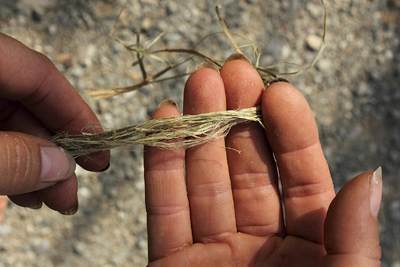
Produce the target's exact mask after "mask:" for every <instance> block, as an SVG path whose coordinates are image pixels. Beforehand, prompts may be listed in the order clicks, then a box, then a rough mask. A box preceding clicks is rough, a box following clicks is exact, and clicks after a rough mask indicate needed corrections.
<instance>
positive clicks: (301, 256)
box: [144, 55, 378, 266]
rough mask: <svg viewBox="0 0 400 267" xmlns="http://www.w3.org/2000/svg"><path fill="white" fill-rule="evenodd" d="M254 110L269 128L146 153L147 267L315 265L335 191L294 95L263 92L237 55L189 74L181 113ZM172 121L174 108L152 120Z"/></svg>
mask: <svg viewBox="0 0 400 267" xmlns="http://www.w3.org/2000/svg"><path fill="white" fill-rule="evenodd" d="M242 59H243V58H242ZM257 105H261V106H262V112H263V122H264V124H265V126H266V130H264V129H262V128H261V127H260V126H259V125H257V124H255V123H248V124H244V125H239V126H236V127H234V128H233V129H232V130H231V132H230V133H229V135H228V136H227V137H226V138H220V139H218V140H215V141H213V142H212V143H207V144H203V145H200V146H197V147H194V148H190V149H188V150H186V151H185V150H184V149H183V148H177V149H174V150H160V149H158V148H150V147H146V148H145V155H144V159H145V184H146V208H147V213H148V217H147V218H148V238H149V266H319V265H320V264H321V262H322V261H323V258H324V256H325V255H326V254H327V248H326V246H325V245H324V222H325V219H326V215H327V211H328V208H329V205H330V204H331V202H332V200H333V199H334V197H335V192H334V188H333V183H332V179H331V176H330V172H329V168H328V165H327V163H326V160H325V157H324V155H323V152H322V149H321V146H320V142H319V137H318V130H317V126H316V123H315V120H314V117H313V115H312V112H311V110H310V108H309V106H308V104H307V102H306V100H305V99H304V97H303V96H302V95H301V93H300V92H299V91H297V89H295V88H294V87H293V86H291V85H290V84H288V83H284V82H277V83H274V84H272V85H271V86H269V87H268V88H267V89H265V90H264V85H263V82H262V80H261V78H260V77H259V75H258V73H257V71H256V70H255V69H254V68H253V67H252V66H251V64H249V62H247V61H246V59H243V60H241V59H240V56H239V59H238V56H237V55H235V56H233V57H230V58H228V59H227V61H226V62H225V64H224V66H223V67H222V68H221V70H220V73H218V72H217V71H215V70H213V69H211V68H201V69H199V70H197V71H196V72H194V73H193V74H192V75H191V77H190V78H189V80H188V82H187V84H186V87H185V94H184V108H183V110H184V111H183V113H184V114H185V115H186V114H201V113H207V112H213V111H222V110H226V109H240V108H248V107H253V106H257ZM179 115H180V114H179V111H178V110H177V109H176V108H175V107H173V106H171V105H160V107H159V108H158V109H157V111H156V112H155V113H154V115H153V118H163V117H173V116H174V117H176V116H179ZM224 147H228V148H234V150H233V149H225V148H224ZM237 150H239V151H240V153H238V152H237ZM274 157H275V159H274ZM275 160H276V163H275ZM277 167H278V169H279V175H280V179H281V184H282V196H280V193H279V190H278V175H277ZM185 172H186V180H185ZM364 176H365V177H362V180H366V179H368V177H367V176H371V173H366V174H365V175H364ZM359 180H360V179H359ZM282 201H283V202H284V205H285V208H284V209H285V211H284V212H285V220H286V224H284V220H283V207H282V205H281V202H282ZM370 217H372V216H370ZM332 244H334V245H333V247H334V246H336V243H334V242H333V243H332ZM376 257H378V256H376Z"/></svg>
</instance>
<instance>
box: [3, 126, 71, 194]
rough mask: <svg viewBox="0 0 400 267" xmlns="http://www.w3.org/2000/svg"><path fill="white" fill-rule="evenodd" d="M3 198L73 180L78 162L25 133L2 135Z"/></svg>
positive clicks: (49, 143) (66, 153)
mask: <svg viewBox="0 0 400 267" xmlns="http://www.w3.org/2000/svg"><path fill="white" fill-rule="evenodd" d="M0 151H1V153H0V195H18V194H24V193H28V192H33V191H36V190H40V189H43V188H46V187H50V186H52V185H54V184H55V183H56V182H58V181H62V180H65V179H67V178H69V177H71V176H72V175H73V173H74V170H75V166H76V165H75V161H74V159H73V157H72V156H71V155H70V154H69V153H68V152H66V151H64V150H62V149H60V148H58V147H56V146H55V145H54V144H53V143H51V142H49V141H47V140H44V139H41V138H38V137H35V136H30V135H27V134H23V133H18V132H0Z"/></svg>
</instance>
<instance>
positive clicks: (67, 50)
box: [0, 0, 400, 267]
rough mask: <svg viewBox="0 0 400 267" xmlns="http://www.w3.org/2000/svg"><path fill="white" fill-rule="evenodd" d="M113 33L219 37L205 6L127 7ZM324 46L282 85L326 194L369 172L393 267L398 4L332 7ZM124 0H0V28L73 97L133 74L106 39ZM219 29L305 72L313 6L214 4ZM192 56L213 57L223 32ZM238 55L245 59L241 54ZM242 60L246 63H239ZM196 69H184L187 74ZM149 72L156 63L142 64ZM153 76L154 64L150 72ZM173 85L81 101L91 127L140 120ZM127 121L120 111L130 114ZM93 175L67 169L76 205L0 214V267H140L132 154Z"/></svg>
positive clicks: (138, 175) (316, 9)
mask: <svg viewBox="0 0 400 267" xmlns="http://www.w3.org/2000/svg"><path fill="white" fill-rule="evenodd" d="M127 2H128V4H127V6H126V8H125V9H124V12H123V13H122V14H121V17H120V21H119V24H118V26H117V28H116V31H115V33H114V37H118V38H121V39H122V40H124V41H126V42H128V43H132V44H133V43H135V40H136V36H135V31H136V29H140V30H141V33H142V34H141V38H142V40H143V42H144V43H149V41H150V40H152V39H153V38H154V37H156V36H157V35H158V34H160V33H161V32H163V31H164V30H167V33H166V34H165V35H164V37H163V38H162V40H160V41H159V42H158V45H160V47H179V48H182V47H185V48H190V47H191V46H193V45H194V44H195V43H197V41H199V40H200V39H201V38H202V37H204V36H206V35H207V34H209V33H212V32H218V31H220V30H221V28H220V26H219V24H218V21H217V17H216V15H215V11H214V8H215V4H214V3H213V2H212V1H207V0H196V1H192V0H185V1H183V0H176V1H156V0H147V1H141V0H137V1H135V0H128V1H127ZM327 2H328V3H326V6H327V8H328V12H329V14H328V37H327V40H328V46H327V48H326V50H325V51H324V53H323V55H322V57H321V58H320V60H319V61H318V63H317V65H316V67H315V68H313V69H311V70H309V71H308V72H306V73H304V74H303V75H301V76H300V77H298V78H297V79H295V80H293V83H294V85H295V86H297V87H298V88H299V89H300V90H301V91H302V92H303V94H304V95H305V96H306V98H307V99H308V101H309V103H310V106H311V108H312V110H313V112H314V114H315V117H316V119H317V123H318V126H319V130H320V135H321V140H322V144H323V147H324V152H325V155H326V157H327V160H328V163H329V165H330V169H331V172H332V176H333V180H334V183H335V187H336V189H337V190H339V189H340V188H341V187H342V186H343V185H344V184H345V183H346V182H347V181H348V180H349V179H350V178H352V177H354V176H355V175H356V174H359V173H361V172H364V171H367V170H374V169H376V168H377V167H378V166H382V168H383V175H384V189H383V190H384V196H383V198H384V199H383V203H382V206H381V212H380V214H379V220H380V237H381V245H382V253H383V258H382V265H383V266H397V267H398V266H400V229H399V225H400V199H399V193H400V182H399V181H398V179H400V172H399V171H400V164H399V163H400V138H399V136H400V105H399V100H400V53H399V52H400V38H399V36H400V35H399V31H400V30H399V26H400V1H398V0H372V1H366V0H335V1H334V0H332V1H327ZM124 3H125V1H123V0H121V1H112V0H108V1H107V0H103V1H100V0H85V1H83V0H82V1H81V0H71V1H61V0H59V1H56V0H20V1H13V0H0V30H1V31H2V32H4V33H6V34H9V35H11V36H13V37H15V38H17V39H19V40H20V41H22V42H23V43H25V44H27V45H28V46H30V47H31V48H33V49H36V50H37V51H40V52H42V53H44V54H46V55H47V56H48V57H49V58H50V59H51V60H53V62H54V63H55V64H56V66H57V67H58V68H59V70H60V71H61V72H62V73H63V74H64V75H65V76H66V77H67V78H68V80H69V81H70V82H71V83H72V84H73V85H74V86H75V88H76V89H77V90H78V91H79V92H80V93H81V94H82V95H85V93H86V92H88V91H91V90H96V89H105V88H110V87H120V86H127V85H130V84H133V83H134V82H135V81H138V79H140V71H139V69H137V68H134V67H132V66H131V63H132V62H133V61H134V60H135V58H134V56H133V55H132V54H131V53H130V52H128V51H127V50H125V49H124V48H123V47H122V46H121V45H120V44H118V43H117V42H115V41H114V40H113V38H114V37H113V38H111V37H109V36H108V33H109V32H110V30H111V29H112V28H113V25H114V21H115V19H116V18H117V16H118V13H119V11H120V10H121V8H122V7H123V5H124ZM220 4H221V5H222V14H223V16H224V17H225V21H226V23H227V25H228V27H229V29H230V30H231V31H232V32H234V33H237V34H240V35H242V36H244V37H246V38H248V39H249V40H251V42H253V43H256V44H258V45H259V47H260V49H261V51H262V57H261V59H260V65H261V66H268V65H271V64H274V63H277V62H294V63H297V64H307V63H309V62H311V61H312V59H313V56H314V54H315V52H316V51H315V45H316V44H318V42H319V41H320V39H318V38H319V37H318V36H321V34H322V22H323V9H322V7H321V5H320V3H319V1H318V0H309V1H305V0H302V1H296V0H284V1H272V0H264V1H258V0H246V1H244V0H242V1H235V0H221V1H220ZM199 50H201V51H203V52H205V53H207V54H208V55H211V56H213V57H215V58H218V59H221V60H223V59H224V58H226V57H227V56H229V55H230V54H231V53H233V52H234V50H233V49H232V47H231V46H230V44H229V42H227V40H226V37H225V36H224V35H217V36H216V37H212V38H210V40H209V41H208V42H205V43H203V44H202V45H201V46H199ZM245 53H246V54H247V55H248V56H249V57H250V58H251V51H250V50H246V52H245ZM253 62H254V61H253ZM196 63H197V62H190V63H189V64H188V65H187V66H184V67H191V68H193V67H194V66H195V65H196ZM156 67H157V66H156ZM156 67H154V69H156ZM184 82H185V78H182V79H179V80H174V81H170V82H165V83H162V84H159V85H154V86H147V87H144V88H141V89H140V90H138V91H136V92H132V93H128V94H125V95H123V96H117V97H114V98H111V99H103V100H99V101H92V102H90V105H91V107H92V108H93V109H94V110H95V112H96V113H97V114H98V116H99V118H100V120H101V122H102V123H103V125H104V126H105V127H108V128H114V127H120V126H126V125H128V124H134V123H138V122H143V121H146V120H148V119H149V116H150V115H151V114H152V112H153V111H154V110H155V108H156V106H157V105H158V103H159V102H160V101H161V100H163V99H165V98H172V99H174V100H176V101H177V102H178V104H180V106H182V105H181V104H182V89H183V86H184ZM132 114H133V115H132ZM112 156H113V158H112V162H111V168H110V169H109V170H108V171H107V172H105V173H101V174H98V173H88V172H85V171H84V170H82V169H78V170H77V173H78V175H79V179H80V188H79V197H80V210H79V211H78V213H77V214H76V215H75V216H71V217H66V216H61V215H60V214H58V213H55V212H53V211H51V210H49V209H48V208H42V209H41V210H39V211H32V210H28V209H22V208H19V207H16V206H15V205H13V204H10V205H9V209H8V210H7V212H6V214H5V216H6V219H5V222H4V223H2V224H0V240H1V242H0V266H74V265H75V266H144V265H146V263H147V237H146V213H145V207H144V183H143V167H142V165H143V161H142V148H140V147H138V148H135V149H133V150H119V151H114V152H113V154H112Z"/></svg>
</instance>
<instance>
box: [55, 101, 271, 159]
mask: <svg viewBox="0 0 400 267" xmlns="http://www.w3.org/2000/svg"><path fill="white" fill-rule="evenodd" d="M246 122H257V123H259V124H260V125H261V126H262V127H264V125H263V123H262V118H261V110H260V107H254V108H248V109H242V110H228V111H221V112H212V113H206V114H199V115H185V116H181V117H176V118H165V119H155V120H150V121H148V122H145V123H142V124H138V125H132V126H128V127H124V128H121V129H116V130H108V131H105V132H104V133H100V134H90V133H83V135H68V134H66V133H62V134H59V135H56V136H54V137H52V138H51V139H50V141H52V142H54V143H56V144H57V145H58V146H59V147H62V148H64V149H66V150H68V151H69V152H71V153H72V154H73V156H75V157H78V156H83V155H88V154H91V153H94V152H99V151H103V150H109V149H113V148H117V147H124V148H126V147H130V146H134V145H146V146H156V147H160V148H175V147H185V148H190V147H193V146H197V145H200V144H203V143H207V142H210V141H211V140H213V139H215V138H218V137H221V136H226V135H227V134H228V132H229V130H230V129H231V128H232V127H233V126H235V125H237V124H240V123H246Z"/></svg>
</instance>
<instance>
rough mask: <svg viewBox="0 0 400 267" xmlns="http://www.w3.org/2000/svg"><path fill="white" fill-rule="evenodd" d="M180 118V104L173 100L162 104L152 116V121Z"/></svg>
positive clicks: (166, 100)
mask: <svg viewBox="0 0 400 267" xmlns="http://www.w3.org/2000/svg"><path fill="white" fill-rule="evenodd" d="M179 116H180V112H179V107H178V104H177V103H176V102H175V101H174V100H172V99H165V100H163V101H161V102H160V104H159V105H158V107H157V109H156V111H155V112H154V113H153V115H152V116H151V119H152V120H154V119H161V118H173V117H179Z"/></svg>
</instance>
